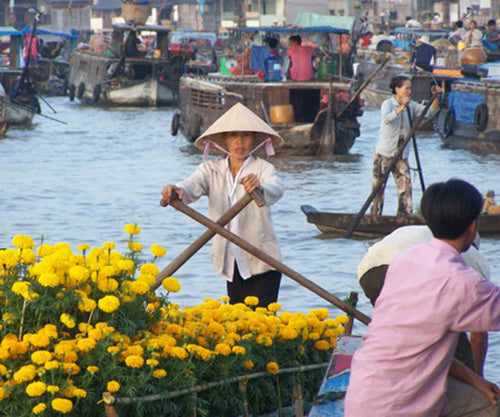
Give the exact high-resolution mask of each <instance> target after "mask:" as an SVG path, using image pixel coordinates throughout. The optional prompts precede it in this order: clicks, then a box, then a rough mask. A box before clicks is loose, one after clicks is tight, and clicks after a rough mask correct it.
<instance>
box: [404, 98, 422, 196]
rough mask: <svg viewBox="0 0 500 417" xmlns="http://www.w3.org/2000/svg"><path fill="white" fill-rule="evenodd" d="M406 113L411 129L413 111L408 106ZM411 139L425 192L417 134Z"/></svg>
mask: <svg viewBox="0 0 500 417" xmlns="http://www.w3.org/2000/svg"><path fill="white" fill-rule="evenodd" d="M406 113H407V114H408V122H409V123H410V129H411V127H412V125H413V123H412V121H411V111H410V108H409V107H407V108H406ZM411 140H412V142H413V150H414V151H415V161H416V163H417V170H418V177H419V179H420V188H422V193H423V192H425V182H424V173H423V171H422V165H421V164H420V157H419V156H418V148H417V138H416V137H415V134H413V135H412V137H411Z"/></svg>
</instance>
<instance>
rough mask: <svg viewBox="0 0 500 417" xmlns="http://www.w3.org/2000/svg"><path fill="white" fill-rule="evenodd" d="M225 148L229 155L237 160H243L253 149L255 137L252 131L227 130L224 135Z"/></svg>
mask: <svg viewBox="0 0 500 417" xmlns="http://www.w3.org/2000/svg"><path fill="white" fill-rule="evenodd" d="M224 139H225V140H226V145H227V150H228V151H229V153H230V154H231V156H232V157H233V158H235V159H238V160H244V159H245V158H246V157H247V156H248V154H249V153H250V152H251V151H252V150H253V142H254V139H255V133H254V132H228V133H226V134H225V135H224Z"/></svg>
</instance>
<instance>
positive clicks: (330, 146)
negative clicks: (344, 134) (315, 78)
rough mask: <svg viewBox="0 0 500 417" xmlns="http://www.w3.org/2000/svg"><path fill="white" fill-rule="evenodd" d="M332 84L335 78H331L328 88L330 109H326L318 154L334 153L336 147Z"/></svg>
mask: <svg viewBox="0 0 500 417" xmlns="http://www.w3.org/2000/svg"><path fill="white" fill-rule="evenodd" d="M332 84H333V80H332V78H330V87H329V89H328V109H327V111H326V120H325V125H324V126H323V135H322V136H321V142H320V144H319V148H318V155H332V154H333V150H334V148H335V139H336V138H335V123H334V122H333V121H332V106H333V103H332V100H333V97H332V90H333V85H332ZM332 124H333V126H332Z"/></svg>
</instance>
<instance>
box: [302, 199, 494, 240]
mask: <svg viewBox="0 0 500 417" xmlns="http://www.w3.org/2000/svg"><path fill="white" fill-rule="evenodd" d="M300 208H301V210H302V212H303V213H304V214H305V215H306V216H307V221H308V222H309V223H312V224H314V225H316V227H317V228H318V229H319V230H320V231H322V232H323V233H333V234H344V233H345V231H346V230H347V228H348V227H349V225H350V224H351V222H352V221H353V219H354V218H355V217H356V215H355V214H349V213H331V212H320V211H318V210H316V209H315V208H314V207H312V206H308V205H304V206H301V207H300ZM421 224H425V221H424V219H423V218H422V217H419V216H371V215H364V216H363V217H362V218H361V221H360V223H359V225H358V226H357V227H356V229H355V230H354V232H353V235H354V236H358V237H376V236H385V235H388V234H389V233H391V232H393V231H394V230H396V229H397V228H398V227H402V226H412V225H421ZM478 230H479V234H480V235H482V236H486V235H494V234H500V214H498V215H496V214H487V215H482V216H480V218H479V229H478Z"/></svg>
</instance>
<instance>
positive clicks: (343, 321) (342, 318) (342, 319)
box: [334, 314, 349, 326]
mask: <svg viewBox="0 0 500 417" xmlns="http://www.w3.org/2000/svg"><path fill="white" fill-rule="evenodd" d="M348 321H349V317H347V315H346V314H343V315H341V316H338V317H337V318H335V319H334V323H335V326H338V325H340V324H346V323H347V322H348Z"/></svg>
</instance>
